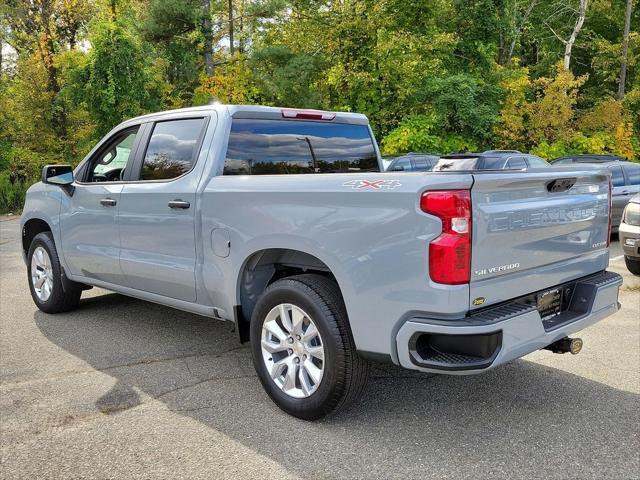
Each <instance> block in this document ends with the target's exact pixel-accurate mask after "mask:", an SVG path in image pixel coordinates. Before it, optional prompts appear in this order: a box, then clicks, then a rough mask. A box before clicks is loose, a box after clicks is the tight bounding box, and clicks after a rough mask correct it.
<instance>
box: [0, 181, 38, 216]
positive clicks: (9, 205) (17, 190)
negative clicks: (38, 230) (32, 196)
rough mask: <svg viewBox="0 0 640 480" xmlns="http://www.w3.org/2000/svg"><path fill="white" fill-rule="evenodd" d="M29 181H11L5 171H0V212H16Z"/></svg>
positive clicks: (22, 203)
mask: <svg viewBox="0 0 640 480" xmlns="http://www.w3.org/2000/svg"><path fill="white" fill-rule="evenodd" d="M30 185H31V183H29V182H21V181H13V182H12V181H11V179H10V176H9V174H8V173H7V172H3V171H0V213H18V212H20V210H22V206H23V205H24V197H25V195H26V193H27V189H28V188H29V186H30Z"/></svg>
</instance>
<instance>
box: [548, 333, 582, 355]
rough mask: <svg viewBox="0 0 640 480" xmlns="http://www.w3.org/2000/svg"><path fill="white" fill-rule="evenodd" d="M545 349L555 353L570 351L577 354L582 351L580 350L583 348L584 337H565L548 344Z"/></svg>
mask: <svg viewBox="0 0 640 480" xmlns="http://www.w3.org/2000/svg"><path fill="white" fill-rule="evenodd" d="M544 349H545V350H551V351H552V352H553V353H567V352H570V353H571V354H572V355H577V354H579V353H580V350H582V339H581V338H569V337H564V338H561V339H560V340H557V341H555V342H553V343H552V344H551V345H547V346H546V347H544Z"/></svg>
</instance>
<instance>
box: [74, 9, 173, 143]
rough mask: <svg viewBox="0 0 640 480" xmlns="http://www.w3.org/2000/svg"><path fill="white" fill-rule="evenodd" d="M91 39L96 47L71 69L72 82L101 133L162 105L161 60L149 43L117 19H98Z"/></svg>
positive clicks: (76, 93) (76, 96) (159, 108)
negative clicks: (98, 21)
mask: <svg viewBox="0 0 640 480" xmlns="http://www.w3.org/2000/svg"><path fill="white" fill-rule="evenodd" d="M90 39H91V43H92V45H93V48H92V49H91V51H90V52H89V54H88V55H87V58H86V61H85V63H84V64H82V65H80V66H79V67H77V68H76V69H73V70H72V71H71V72H70V75H71V82H70V83H72V85H73V88H74V92H73V94H74V95H75V98H77V99H78V100H79V101H81V102H82V103H83V104H84V105H86V108H87V111H88V112H89V115H90V116H91V118H92V119H93V121H94V122H95V124H96V133H97V134H98V135H104V134H105V133H106V132H108V131H109V130H110V129H111V128H112V127H114V126H115V125H117V124H118V123H120V122H122V121H123V120H125V119H127V118H130V117H134V116H136V115H140V114H143V113H147V112H152V111H157V110H161V109H162V107H163V105H164V102H163V98H164V92H165V88H166V85H165V83H164V80H163V78H162V72H161V65H160V62H159V61H155V60H154V59H153V56H149V54H148V50H150V49H151V46H150V45H148V44H147V45H143V43H142V42H141V41H140V39H139V38H138V37H137V36H136V35H134V33H133V31H132V30H131V29H130V27H128V26H127V25H126V24H124V23H123V22H118V21H105V22H100V23H98V24H97V25H96V27H95V33H94V35H93V36H92V37H91V38H90Z"/></svg>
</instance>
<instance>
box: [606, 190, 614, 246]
mask: <svg viewBox="0 0 640 480" xmlns="http://www.w3.org/2000/svg"><path fill="white" fill-rule="evenodd" d="M612 191H613V185H612V184H611V179H609V228H608V229H607V248H609V245H610V244H611V215H613V193H612Z"/></svg>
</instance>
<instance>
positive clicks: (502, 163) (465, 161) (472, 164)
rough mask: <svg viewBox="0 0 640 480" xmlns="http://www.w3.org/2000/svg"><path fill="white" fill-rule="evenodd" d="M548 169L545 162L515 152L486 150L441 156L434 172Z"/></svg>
mask: <svg viewBox="0 0 640 480" xmlns="http://www.w3.org/2000/svg"><path fill="white" fill-rule="evenodd" d="M540 167H542V168H545V167H550V165H549V164H548V163H547V161H546V160H543V159H542V158H540V157H537V156H535V155H530V154H528V153H521V152H519V151H517V150H487V151H486V152H482V153H456V154H452V155H443V156H442V157H440V160H438V162H437V163H436V164H435V165H434V166H433V171H434V172H444V171H455V170H525V169H527V168H540Z"/></svg>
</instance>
